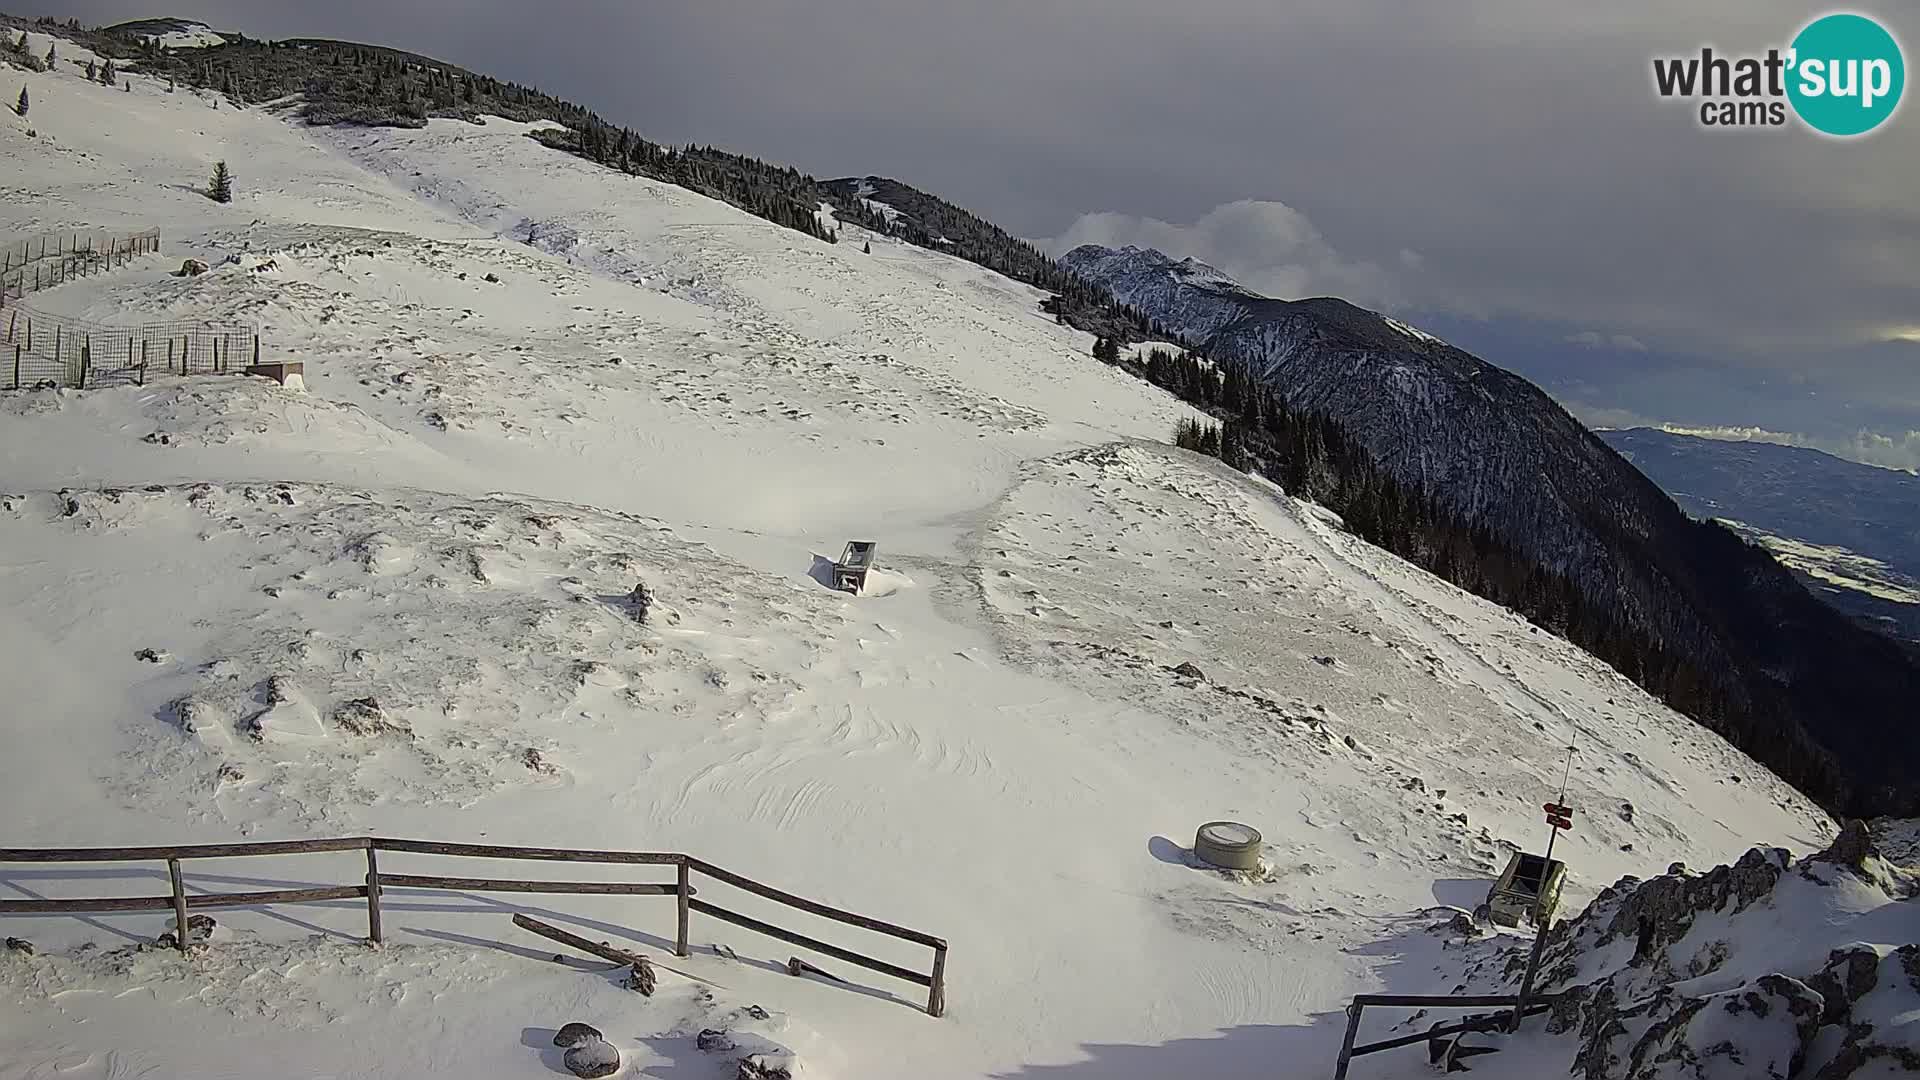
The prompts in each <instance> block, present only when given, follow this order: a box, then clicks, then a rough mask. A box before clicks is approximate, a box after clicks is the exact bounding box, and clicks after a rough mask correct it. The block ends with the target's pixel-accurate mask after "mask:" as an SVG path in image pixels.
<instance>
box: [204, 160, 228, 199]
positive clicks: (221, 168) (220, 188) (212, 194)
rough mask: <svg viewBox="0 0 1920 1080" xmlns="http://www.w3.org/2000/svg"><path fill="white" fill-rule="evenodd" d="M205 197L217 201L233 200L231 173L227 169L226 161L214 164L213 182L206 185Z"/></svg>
mask: <svg viewBox="0 0 1920 1080" xmlns="http://www.w3.org/2000/svg"><path fill="white" fill-rule="evenodd" d="M207 197H208V198H210V199H212V200H213V201H214V202H218V203H230V202H232V201H233V174H232V173H230V172H228V171H227V163H226V162H224V161H222V162H219V163H217V164H215V165H214V167H213V183H211V184H210V185H208V187H207Z"/></svg>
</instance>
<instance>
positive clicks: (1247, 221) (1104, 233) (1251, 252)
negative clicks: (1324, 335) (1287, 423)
mask: <svg viewBox="0 0 1920 1080" xmlns="http://www.w3.org/2000/svg"><path fill="white" fill-rule="evenodd" d="M1038 243H1039V244H1040V245H1041V246H1042V247H1044V248H1046V249H1047V250H1049V251H1051V252H1053V253H1055V254H1063V253H1065V252H1068V251H1071V250H1073V249H1074V248H1076V247H1079V246H1080V245H1082V244H1101V245H1104V246H1106V247H1125V246H1126V245H1129V244H1132V245H1134V246H1136V247H1143V248H1155V249H1158V250H1159V251H1162V252H1164V253H1166V254H1167V255H1170V256H1172V257H1173V258H1176V259H1185V258H1195V259H1199V260H1200V261H1201V262H1204V263H1208V264H1210V265H1212V266H1214V267H1216V268H1218V269H1220V270H1223V271H1225V272H1226V273H1227V274H1228V275H1229V276H1231V277H1232V278H1234V279H1235V280H1236V281H1239V282H1240V283H1241V284H1243V285H1245V286H1246V287H1247V288H1249V289H1252V290H1254V291H1255V292H1258V293H1264V294H1265V295H1267V296H1275V297H1279V298H1281V299H1284V300H1297V299H1300V298H1302V297H1307V296H1338V297H1341V298H1342V299H1345V300H1350V301H1352V302H1353V303H1356V304H1359V305H1361V306H1363V307H1371V308H1382V309H1388V310H1391V309H1393V308H1395V307H1398V306H1400V305H1401V302H1402V301H1401V291H1400V288H1399V284H1398V282H1397V280H1396V279H1395V277H1394V276H1393V275H1392V274H1390V273H1388V272H1387V271H1386V270H1384V269H1382V268H1381V267H1380V266H1379V265H1378V264H1377V263H1374V262H1371V261H1369V260H1366V259H1356V258H1351V257H1348V256H1346V255H1343V254H1341V253H1340V252H1339V251H1336V250H1335V249H1334V247H1333V245H1331V244H1329V243H1328V242H1327V240H1326V238H1325V237H1323V236H1322V235H1320V230H1319V229H1317V228H1315V227H1314V224H1313V222H1312V221H1310V220H1308V219H1307V216H1306V215H1305V214H1303V213H1301V212H1300V211H1298V210H1295V209H1294V208H1293V207H1291V206H1288V205H1287V204H1286V203H1283V202H1274V201H1272V200H1266V199H1241V200H1239V201H1237V202H1230V203H1223V204H1222V205H1220V206H1216V207H1214V208H1213V209H1212V210H1209V211H1207V213H1206V214H1204V215H1202V216H1201V218H1200V220H1198V221H1195V222H1194V223H1192V224H1191V225H1176V224H1173V223H1172V222H1167V221H1161V220H1160V219H1158V218H1150V217H1134V216H1132V215H1129V214H1116V213H1099V214H1083V215H1081V217H1080V219H1079V220H1077V221H1075V222H1074V223H1073V224H1072V225H1071V226H1070V227H1069V228H1068V229H1067V231H1066V232H1065V233H1062V234H1061V235H1060V236H1058V237H1055V238H1053V239H1050V240H1041V241H1038ZM1397 258H1398V260H1399V265H1400V267H1401V268H1402V269H1403V270H1406V271H1414V270H1417V269H1418V268H1419V267H1420V265H1421V263H1422V262H1423V261H1424V260H1423V259H1422V257H1421V255H1420V254H1419V253H1418V252H1416V251H1411V250H1407V249H1404V248H1403V249H1401V250H1400V252H1399V253H1398V256H1397Z"/></svg>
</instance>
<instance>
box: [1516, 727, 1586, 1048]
mask: <svg viewBox="0 0 1920 1080" xmlns="http://www.w3.org/2000/svg"><path fill="white" fill-rule="evenodd" d="M1572 779H1573V747H1571V746H1569V747H1567V771H1566V773H1565V775H1563V776H1562V777H1561V778H1560V796H1559V800H1558V801H1559V802H1560V803H1561V804H1562V805H1564V804H1565V802H1566V798H1567V782H1568V781H1570V780H1572ZM1558 839H1560V828H1559V826H1550V827H1549V828H1548V830H1547V854H1546V858H1545V862H1546V865H1545V866H1543V867H1541V869H1540V891H1539V892H1538V893H1536V894H1534V898H1533V951H1532V953H1530V954H1529V955H1528V956H1527V973H1526V974H1525V975H1523V976H1521V979H1520V996H1519V997H1518V998H1516V999H1514V1003H1513V1018H1512V1019H1510V1020H1508V1021H1507V1032H1508V1034H1512V1033H1513V1032H1516V1031H1519V1030H1520V1021H1521V1020H1522V1019H1523V1018H1524V1017H1525V1016H1526V1015H1527V998H1528V997H1530V996H1532V994H1533V977H1534V975H1536V974H1537V973H1539V971H1540V954H1541V953H1543V952H1545V951H1546V948H1547V926H1546V919H1545V917H1544V915H1545V909H1546V903H1547V880H1548V878H1549V877H1551V875H1552V873H1553V842H1554V841H1555V840H1558Z"/></svg>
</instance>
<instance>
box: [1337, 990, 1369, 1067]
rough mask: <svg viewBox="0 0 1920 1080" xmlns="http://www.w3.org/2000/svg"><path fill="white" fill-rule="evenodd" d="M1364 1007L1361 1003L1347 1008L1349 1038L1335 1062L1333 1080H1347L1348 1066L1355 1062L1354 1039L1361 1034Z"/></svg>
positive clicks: (1341, 1044)
mask: <svg viewBox="0 0 1920 1080" xmlns="http://www.w3.org/2000/svg"><path fill="white" fill-rule="evenodd" d="M1362 1011H1363V1006H1362V1005H1361V1004H1360V1003H1359V1002H1357V1001H1356V1002H1354V1003H1353V1004H1351V1005H1349V1006H1347V1037H1346V1038H1345V1039H1343V1040H1341V1042H1340V1056H1339V1057H1338V1058H1336V1059H1334V1062H1333V1080H1347V1065H1348V1063H1349V1062H1351V1061H1352V1060H1353V1039H1354V1036H1356V1035H1358V1034H1360V1013H1361V1012H1362Z"/></svg>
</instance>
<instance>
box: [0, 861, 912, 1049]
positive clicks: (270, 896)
mask: <svg viewBox="0 0 1920 1080" xmlns="http://www.w3.org/2000/svg"><path fill="white" fill-rule="evenodd" d="M329 851H364V852H366V856H367V873H366V878H365V879H364V881H362V882H361V883H360V884H357V885H336V886H321V887H316V888H305V889H275V890H271V891H267V892H245V893H213V894H198V893H196V894H192V895H189V894H188V893H187V891H186V883H185V874H184V873H183V872H182V869H181V865H180V864H181V863H182V862H183V861H186V860H191V859H227V858H236V857H241V856H251V855H292V854H311V853H316V852H329ZM382 851H392V852H401V851H404V852H413V853H417V854H422V855H451V856H460V857H465V858H476V859H533V860H542V861H547V862H574V863H612V864H624V865H643V866H671V867H673V868H674V880H673V881H672V882H665V883H654V882H615V881H540V880H520V879H511V880H509V879H500V878H476V877H436V876H426V875H420V874H393V873H383V872H382V871H381V870H380V866H379V860H378V853H379V852H382ZM145 861H153V862H165V863H166V865H167V877H168V880H169V881H170V882H171V884H172V886H173V889H172V894H171V895H169V896H114V897H95V898H91V899H64V900H0V916H6V915H10V914H35V913H54V914H60V913H69V912H72V913H78V912H100V911H109V912H110V911H165V910H167V909H169V908H171V909H172V910H173V914H174V923H175V926H174V934H175V936H176V938H177V939H178V941H177V944H178V946H179V948H180V949H181V951H183V952H184V951H186V949H187V946H188V936H187V912H188V911H190V910H192V909H195V908H222V907H225V908H231V907H259V906H263V905H271V904H306V903H316V902H320V901H326V900H350V899H364V900H366V902H367V940H368V941H370V942H373V943H376V944H377V943H379V942H380V941H381V940H382V936H381V926H380V896H381V892H382V890H383V889H386V888H408V889H461V890H466V891H470V892H518V893H572V894H582V893H590V894H600V895H620V896H671V897H674V898H675V901H676V904H677V907H678V912H679V920H678V930H677V933H676V934H675V937H674V953H675V954H676V955H678V956H686V955H687V954H688V947H687V928H688V923H689V922H690V920H691V918H692V915H693V913H694V912H699V913H700V914H702V915H709V916H712V917H713V918H716V919H719V920H721V921H723V922H729V923H732V924H733V925H735V926H739V927H743V928H745V929H748V930H752V931H754V932H756V933H760V934H765V935H767V936H768V937H773V938H778V939H779V940H781V941H785V942H788V943H790V944H793V945H798V946H800V947H801V948H805V949H811V950H813V951H814V952H817V953H819V954H821V955H823V956H831V957H833V958H835V959H837V960H843V961H845V962H847V963H849V964H855V965H858V966H860V967H863V968H866V969H868V970H869V971H877V972H879V973H880V974H882V975H891V976H893V977H894V978H896V979H901V980H903V981H905V982H910V983H913V984H914V985H916V986H922V987H925V988H926V989H927V1012H928V1013H929V1014H930V1015H932V1016H940V1015H942V1014H944V1013H945V1012H946V970H947V943H946V941H945V940H944V939H942V938H937V937H934V936H933V935H931V934H923V933H921V932H920V931H918V930H909V929H907V928H906V927H904V926H896V925H894V924H893V923H889V922H882V921H881V920H879V919H873V918H868V917H867V916H865V915H857V914H854V913H853V912H851V911H842V910H840V909H839V908H835V907H829V906H828V905H826V904H822V903H819V902H817V901H813V900H808V899H806V898H804V897H800V896H796V895H794V894H793V893H789V892H785V891H782V890H780V889H776V888H773V887H772V886H770V885H763V884H761V883H760V882H758V881H754V880H753V879H751V878H748V877H744V876H742V875H740V874H736V873H734V872H732V871H730V870H724V869H722V868H720V867H718V866H715V865H713V864H712V863H710V862H706V861H705V860H702V859H696V858H694V857H693V856H691V855H686V854H681V853H674V852H655V851H585V850H572V849H567V848H531V847H507V846H501V845H495V844H442V843H436V842H433V841H427V840H396V839H391V838H388V837H376V836H353V837H342V838H338V839H327V840H282V841H272V842H266V843H240V844H191V845H185V846H175V847H130V848H0V863H69V862H145ZM695 874H702V875H705V876H706V877H709V878H712V879H714V880H715V881H720V882H724V883H725V884H727V885H731V886H733V887H735V888H738V889H742V890H744V891H746V892H750V893H753V894H755V895H757V896H761V897H764V898H766V899H768V900H772V901H774V902H776V903H779V904H784V905H786V906H788V907H791V908H797V909H799V910H801V911H805V912H807V913H809V914H812V915H818V916H820V917H821V918H824V919H830V920H832V921H834V922H838V923H844V924H845V925H848V926H854V927H859V928H860V929H862V930H869V931H872V932H874V933H876V934H884V935H886V936H888V937H893V938H898V939H900V940H902V941H909V942H912V943H914V944H917V945H924V946H926V947H928V948H930V949H932V950H933V968H932V970H931V971H930V972H928V973H922V972H919V971H915V970H913V969H911V968H905V967H901V966H899V965H897V964H890V963H887V962H886V961H884V960H876V959H874V958H873V957H870V956H866V955H863V954H861V953H858V952H855V951H853V950H851V949H846V948H842V947H840V946H838V945H833V944H829V943H828V942H825V941H820V940H818V939H816V938H813V937H809V936H807V935H805V934H801V933H797V932H795V931H792V930H787V929H784V928H782V927H778V926H775V925H773V924H772V923H767V922H762V921H760V920H759V919H755V918H752V917H751V916H747V915H743V914H741V913H739V912H737V911H731V910H728V909H727V908H723V907H721V906H719V905H718V904H714V903H710V902H708V901H706V900H701V899H698V898H696V895H695V889H694V886H693V875H695Z"/></svg>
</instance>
